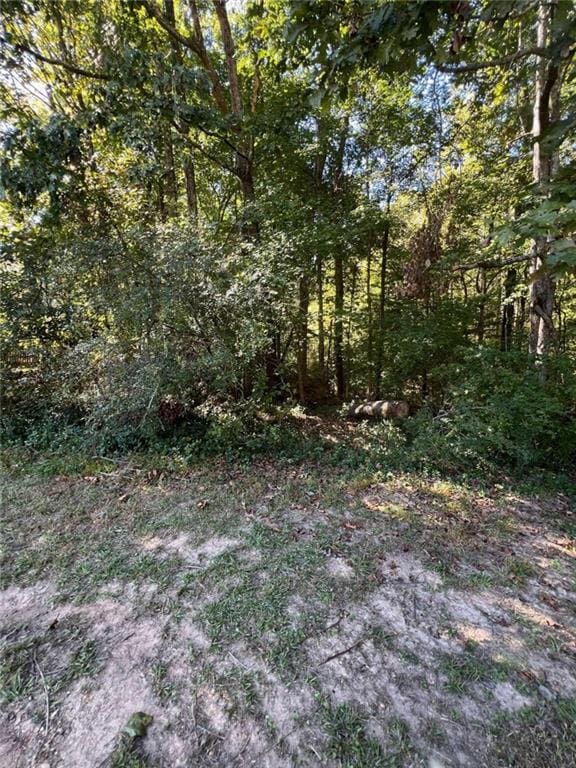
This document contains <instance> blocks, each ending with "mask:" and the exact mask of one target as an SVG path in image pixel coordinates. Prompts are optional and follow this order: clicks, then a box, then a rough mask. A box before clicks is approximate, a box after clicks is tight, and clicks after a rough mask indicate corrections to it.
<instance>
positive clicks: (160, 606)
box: [0, 465, 576, 768]
mask: <svg viewBox="0 0 576 768" xmlns="http://www.w3.org/2000/svg"><path fill="white" fill-rule="evenodd" d="M223 488H225V493H223V491H222V489H223ZM573 514H574V509H573V507H572V502H571V501H570V499H568V498H567V497H565V496H562V495H561V494H554V495H550V496H546V497H545V496H541V497H536V496H534V495H532V496H529V497H528V496H525V495H523V494H521V493H519V492H516V491H513V490H511V489H505V488H497V487H495V488H489V489H486V488H484V489H480V488H470V487H468V486H464V485H458V484H454V483H443V482H435V481H432V480H426V479H424V478H421V477H416V476H406V477H397V478H391V479H388V480H386V481H384V482H383V481H382V480H381V479H378V478H360V477H351V476H350V474H346V473H342V472H341V473H339V472H336V471H334V472H332V474H331V475H330V476H327V475H326V473H319V472H317V471H316V470H315V469H314V468H311V467H293V468H290V467H288V468H286V467H284V468H281V467H275V466H274V465H266V466H265V467H260V468H257V469H253V470H250V471H248V470H246V471H241V472H239V471H238V470H226V469H223V468H222V466H220V465H219V466H215V467H210V468H204V469H203V470H201V471H200V470H198V471H191V472H190V473H188V474H186V475H183V474H179V475H173V476H161V477H158V476H152V477H151V476H150V475H148V474H146V473H141V474H138V473H136V472H133V473H127V472H125V471H123V472H119V473H117V474H116V475H115V474H114V473H106V475H102V476H101V477H99V476H98V475H96V476H95V477H93V476H90V477H84V478H81V477H70V478H49V477H46V478H38V477H35V476H29V477H26V476H22V475H18V476H14V477H8V478H7V481H6V497H5V522H6V528H5V531H6V535H5V555H4V565H3V578H4V589H3V590H2V591H0V628H1V631H2V662H1V681H2V713H1V716H0V717H1V719H0V766H2V767H4V766H5V767H6V768H20V767H22V768H23V767H24V766H42V768H47V767H48V766H49V767H50V768H64V766H66V768H68V767H69V766H74V768H100V767H101V766H111V767H113V768H119V766H126V767H132V768H137V767H138V766H140V767H141V768H142V767H144V766H158V767H160V768H162V767H164V766H165V767H166V768H168V767H170V768H176V767H177V766H189V765H194V766H221V767H222V768H224V766H226V767H228V766H318V765H326V766H358V767H362V766H366V767H368V766H391V767H392V768H394V766H432V765H434V766H445V767H448V766H463V767H464V766H477V765H484V766H489V767H490V766H492V767H494V768H496V767H497V766H507V765H517V766H524V765H530V766H545V765H546V766H547V768H548V767H549V766H552V765H559V766H560V765H562V766H570V765H576V733H575V726H574V725H573V722H574V720H575V719H576V703H575V702H576V633H575V629H574V628H575V626H576V621H575V619H576V600H575V586H576V585H575V569H574V559H575V556H576V549H575V542H574V538H573V533H574V526H573V520H574V518H573ZM139 713H140V714H139ZM135 716H137V717H136V720H134V717H135ZM138 717H140V720H138ZM142 718H144V719H142ZM134 723H136V725H135V724H134Z"/></svg>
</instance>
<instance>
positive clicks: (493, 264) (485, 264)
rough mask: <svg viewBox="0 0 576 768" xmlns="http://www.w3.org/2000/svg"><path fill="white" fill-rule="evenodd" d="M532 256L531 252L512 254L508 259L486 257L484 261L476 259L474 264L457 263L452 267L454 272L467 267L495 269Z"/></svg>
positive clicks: (464, 269)
mask: <svg viewBox="0 0 576 768" xmlns="http://www.w3.org/2000/svg"><path fill="white" fill-rule="evenodd" d="M532 258H533V255H532V254H531V253H526V254H524V255H523V256H512V257H511V258H509V259H504V260H502V261H498V260H496V259H487V260H485V261H476V262H475V263H474V264H459V265H457V266H455V267H454V270H455V271H456V272H465V271H466V270H469V269H497V268H498V267H507V266H508V265H509V264H520V263H521V262H523V261H530V259H532Z"/></svg>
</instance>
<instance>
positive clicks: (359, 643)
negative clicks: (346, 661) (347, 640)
mask: <svg viewBox="0 0 576 768" xmlns="http://www.w3.org/2000/svg"><path fill="white" fill-rule="evenodd" d="M363 642H364V638H363V637H361V638H360V640H357V641H356V642H355V643H354V644H353V645H350V646H349V647H348V648H344V649H343V650H341V651H338V652H337V653H333V654H332V655H331V656H328V658H326V659H324V661H321V662H320V663H319V664H318V666H319V667H321V666H322V665H323V664H328V662H329V661H333V660H334V659H337V658H338V657H339V656H344V654H345V653H350V651H353V650H354V649H355V648H358V646H359V645H362V643H363Z"/></svg>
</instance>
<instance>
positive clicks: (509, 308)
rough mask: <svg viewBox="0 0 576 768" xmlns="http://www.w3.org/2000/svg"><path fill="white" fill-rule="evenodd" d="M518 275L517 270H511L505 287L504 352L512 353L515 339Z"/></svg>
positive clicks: (501, 341)
mask: <svg viewBox="0 0 576 768" xmlns="http://www.w3.org/2000/svg"><path fill="white" fill-rule="evenodd" d="M516 278H517V273H516V270H515V269H509V270H508V272H507V274H506V279H505V280H504V285H503V292H502V293H503V296H502V298H503V301H502V317H501V321H500V349H501V350H502V352H510V350H511V349H512V340H513V337H514V301H513V300H512V298H511V297H512V294H513V292H514V288H515V287H516V282H517V280H516Z"/></svg>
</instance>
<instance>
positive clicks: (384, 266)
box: [374, 195, 392, 399]
mask: <svg viewBox="0 0 576 768" xmlns="http://www.w3.org/2000/svg"><path fill="white" fill-rule="evenodd" d="M391 201H392V198H391V197H390V195H388V197H387V199H386V220H385V222H384V231H383V232H382V250H381V258H380V296H379V298H378V344H377V348H376V364H375V367H374V397H375V399H377V398H379V397H380V396H381V391H380V390H381V387H382V361H383V358H384V320H385V317H386V289H387V280H388V249H389V246H390V203H391Z"/></svg>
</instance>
